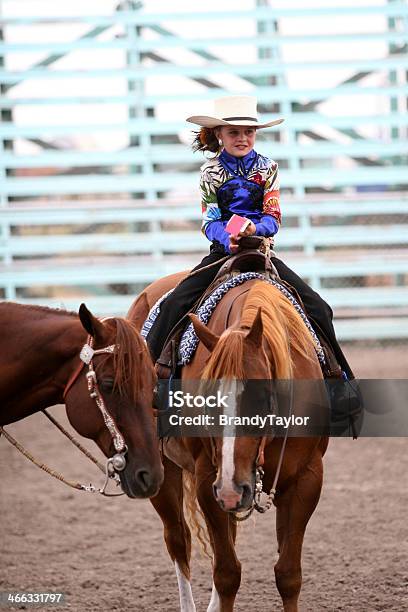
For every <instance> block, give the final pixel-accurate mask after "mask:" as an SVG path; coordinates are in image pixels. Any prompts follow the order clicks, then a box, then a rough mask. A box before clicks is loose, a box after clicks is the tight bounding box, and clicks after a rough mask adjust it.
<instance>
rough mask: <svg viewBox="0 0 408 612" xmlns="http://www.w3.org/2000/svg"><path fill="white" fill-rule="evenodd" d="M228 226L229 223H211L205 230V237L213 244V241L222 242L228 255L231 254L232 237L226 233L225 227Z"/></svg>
mask: <svg viewBox="0 0 408 612" xmlns="http://www.w3.org/2000/svg"><path fill="white" fill-rule="evenodd" d="M226 225H227V221H211V223H208V224H207V225H206V227H205V229H204V232H205V235H206V236H207V238H208V240H210V241H211V242H212V241H213V240H218V242H220V243H221V244H222V245H223V246H224V248H225V250H226V252H227V253H230V247H229V239H230V235H229V233H228V232H226V231H225V226H226Z"/></svg>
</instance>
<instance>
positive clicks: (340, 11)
mask: <svg viewBox="0 0 408 612" xmlns="http://www.w3.org/2000/svg"><path fill="white" fill-rule="evenodd" d="M407 14H408V7H407V5H406V4H405V3H404V2H396V3H395V4H392V5H372V6H349V7H346V6H324V7H319V8H314V7H313V8H299V7H298V8H293V9H290V8H289V9H285V8H271V7H269V8H259V9H253V10H250V11H248V10H246V11H240V10H237V9H236V7H235V9H234V12H233V14H231V11H217V13H216V16H217V20H219V21H220V20H227V21H232V20H233V19H245V20H247V19H250V20H252V19H256V20H262V19H270V18H271V17H272V18H276V19H278V18H282V17H295V18H299V17H305V18H307V17H310V18H313V19H315V18H316V17H320V16H333V17H339V16H341V15H346V16H353V15H384V16H389V17H392V16H394V17H398V16H405V15H407ZM213 19H214V12H202V11H197V12H190V13H189V12H184V11H183V12H181V11H180V12H174V11H173V12H171V13H140V14H139V13H137V14H135V13H134V12H132V11H121V12H120V13H119V12H117V13H114V14H112V15H81V16H80V17H73V16H71V15H67V16H61V15H48V16H47V17H43V16H40V15H26V16H24V17H3V18H2V19H1V20H0V25H1V24H3V25H33V24H42V25H47V24H58V23H61V24H64V23H81V24H83V23H88V24H92V25H98V26H102V25H105V26H106V25H108V24H112V23H114V24H116V23H121V24H128V25H129V24H134V25H150V24H157V23H158V22H162V21H171V22H174V21H178V22H179V21H203V20H210V21H211V20H213Z"/></svg>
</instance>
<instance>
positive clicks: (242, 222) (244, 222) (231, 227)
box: [225, 215, 251, 236]
mask: <svg viewBox="0 0 408 612" xmlns="http://www.w3.org/2000/svg"><path fill="white" fill-rule="evenodd" d="M250 223H251V220H250V219H246V218H245V217H240V216H239V215H232V217H231V219H230V220H229V221H228V223H227V225H226V226H225V230H226V231H227V232H228V233H229V234H233V235H234V236H237V235H238V234H239V233H240V232H243V231H245V230H246V228H247V227H248V225H249V224H250Z"/></svg>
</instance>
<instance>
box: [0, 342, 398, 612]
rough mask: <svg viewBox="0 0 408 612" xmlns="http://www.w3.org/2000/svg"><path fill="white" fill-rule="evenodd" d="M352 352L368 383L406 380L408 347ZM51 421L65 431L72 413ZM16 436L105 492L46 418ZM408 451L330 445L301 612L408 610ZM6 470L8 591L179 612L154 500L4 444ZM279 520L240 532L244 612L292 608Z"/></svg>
mask: <svg viewBox="0 0 408 612" xmlns="http://www.w3.org/2000/svg"><path fill="white" fill-rule="evenodd" d="M346 352H347V353H348V356H349V358H350V360H351V362H352V364H353V366H354V368H355V371H356V373H357V374H358V375H359V376H360V377H370V378H374V377H377V376H378V377H382V378H386V377H390V378H391V377H406V376H407V372H408V351H407V347H400V348H399V349H396V348H390V349H384V348H380V347H379V348H377V349H374V350H371V351H366V350H365V351H364V350H361V349H360V348H358V347H357V348H349V349H347V350H346ZM407 409H408V407H407ZM52 411H53V414H58V415H61V416H62V420H63V421H64V410H63V408H62V407H56V408H54V409H53V410H52ZM8 430H9V431H10V433H12V434H14V435H15V436H16V437H17V438H18V439H19V440H20V441H21V442H22V443H23V444H24V443H25V444H26V445H27V446H28V447H29V448H30V450H31V451H32V452H33V453H34V454H35V455H36V456H38V457H41V459H42V460H43V461H45V462H47V463H48V464H49V465H52V466H53V467H55V469H58V470H59V471H61V472H62V473H64V474H65V475H67V476H69V477H70V478H71V479H77V480H79V481H81V482H89V481H92V482H96V483H98V484H99V482H101V481H100V476H99V472H98V471H97V470H96V468H94V466H93V465H92V464H90V463H88V461H87V460H86V459H85V458H83V457H82V455H80V454H79V452H78V451H77V450H76V449H75V448H74V447H72V446H71V444H70V443H69V442H68V441H66V440H65V439H64V438H63V437H62V435H61V434H60V433H59V432H58V431H56V430H55V429H54V428H53V426H52V425H51V424H50V423H49V422H48V421H47V419H46V418H45V417H44V416H43V415H35V416H33V417H30V418H28V419H25V420H24V421H22V422H20V423H17V424H15V425H12V426H9V427H8ZM88 447H89V448H92V445H91V443H88ZM407 451H408V445H407V441H406V440H405V439H403V438H394V439H384V438H377V439H360V440H358V441H352V440H349V439H334V440H332V441H331V443H330V446H329V449H328V452H327V455H326V459H325V483H324V486H323V492H322V497H321V500H320V503H319V505H318V508H317V510H316V512H315V513H314V515H313V517H312V519H311V522H310V524H309V527H308V530H307V533H306V538H305V545H304V552H303V576H304V583H303V589H302V594H301V605H300V608H301V610H302V611H308V612H320V611H323V610H328V611H331V612H334V611H338V610H339V611H340V610H341V611H347V612H371V611H374V610H376V611H387V612H388V611H395V612H402V611H404V610H408V520H407V507H408V476H407V474H408V452H407ZM96 452H97V451H96ZM0 468H1V476H0V495H1V497H0V516H1V550H0V591H7V590H13V591H16V590H19V591H30V590H31V591H36V592H41V591H42V592H46V591H53V592H63V593H65V596H66V605H65V606H64V607H55V606H53V607H52V608H50V607H49V608H45V607H44V608H41V609H47V610H48V609H52V610H55V611H57V610H67V609H70V610H73V611H75V612H76V611H78V612H85V611H86V612H88V611H89V612H105V611H106V612H108V611H110V610H113V611H120V612H124V611H128V610H129V611H151V612H156V611H157V612H171V611H176V610H178V593H177V584H176V577H175V572H174V569H173V566H172V564H171V562H170V559H169V557H168V555H167V551H166V549H165V547H164V544H163V540H162V527H161V522H160V520H159V518H158V517H157V515H156V514H155V512H154V510H153V508H152V506H151V505H150V503H149V502H148V501H140V500H130V499H128V498H125V497H120V498H117V499H107V498H101V497H100V496H98V497H97V496H96V495H92V494H88V493H84V492H78V491H74V490H71V489H68V488H67V487H65V486H64V485H62V484H61V483H59V482H58V481H56V480H54V479H52V478H51V477H50V476H48V475H47V474H45V473H44V472H42V471H40V470H39V469H38V468H36V467H35V466H33V465H32V464H30V463H29V462H28V461H27V460H26V459H25V458H24V457H22V456H21V455H20V454H19V453H18V452H17V451H16V450H15V449H13V448H12V447H11V446H10V445H9V444H8V443H7V442H6V440H4V439H3V438H0ZM274 521H275V517H274V511H273V510H271V511H270V512H269V513H267V514H265V515H258V516H257V517H256V518H255V519H250V521H248V523H246V524H244V525H243V526H242V527H241V530H240V534H239V536H238V553H239V557H240V559H241V561H242V565H243V574H242V585H241V589H240V591H239V594H238V598H237V603H236V610H237V611H238V612H239V611H241V612H242V611H244V610H245V611H247V610H250V611H251V612H252V611H253V612H263V611H267V610H280V609H281V606H280V599H279V596H278V593H277V590H276V587H275V583H274V578H273V564H274V562H275V560H276V548H277V547H276V541H275V529H274ZM196 556H197V558H196V559H195V560H194V564H193V576H192V585H193V592H194V597H195V600H196V605H197V610H198V611H203V610H206V607H207V605H208V602H209V599H210V593H211V576H210V567H209V564H208V563H207V561H206V560H203V559H201V558H200V557H199V555H198V553H197V554H196ZM13 609H17V608H13ZM20 609H21V608H20Z"/></svg>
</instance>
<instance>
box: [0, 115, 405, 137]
mask: <svg viewBox="0 0 408 612" xmlns="http://www.w3.org/2000/svg"><path fill="white" fill-rule="evenodd" d="M274 118H275V116H273V115H264V116H263V119H264V120H265V121H268V120H271V119H274ZM356 123H358V125H378V126H381V125H382V126H387V127H388V126H393V125H407V124H408V116H407V115H404V114H397V113H395V114H393V113H389V114H387V115H362V116H359V115H350V116H344V117H340V116H327V115H319V114H318V113H294V114H293V115H292V116H291V117H290V127H291V129H296V130H310V129H311V128H312V127H315V126H317V125H321V126H330V127H332V128H347V127H351V126H353V125H356ZM186 127H189V126H188V125H186V124H185V123H184V122H181V121H180V122H179V121H177V122H176V121H173V122H170V121H166V122H160V121H156V120H152V119H133V120H131V121H128V122H127V123H102V124H100V123H95V124H93V125H89V124H75V125H10V126H8V125H1V126H0V138H35V137H37V136H42V137H44V136H45V135H46V134H49V135H57V134H58V135H65V134H75V133H76V134H78V133H82V134H91V133H95V132H102V133H105V132H106V133H109V132H128V133H135V134H136V133H139V134H144V133H149V134H177V132H179V131H180V130H185V129H186ZM281 129H285V125H284V124H283V127H282V128H281Z"/></svg>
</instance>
